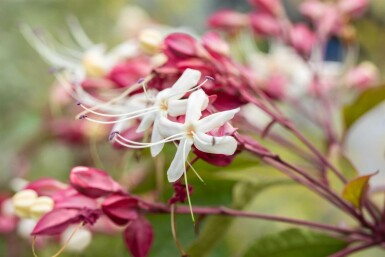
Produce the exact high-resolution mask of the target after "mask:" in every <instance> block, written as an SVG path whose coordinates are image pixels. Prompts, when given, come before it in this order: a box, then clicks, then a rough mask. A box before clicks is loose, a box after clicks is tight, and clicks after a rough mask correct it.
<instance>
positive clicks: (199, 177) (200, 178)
mask: <svg viewBox="0 0 385 257" xmlns="http://www.w3.org/2000/svg"><path fill="white" fill-rule="evenodd" d="M187 165H188V166H189V167H190V168H191V170H192V171H193V172H194V173H195V175H196V176H197V177H198V179H199V180H200V181H201V182H202V183H203V184H205V185H206V183H205V181H204V180H203V178H202V177H201V176H200V175H199V174H198V172H197V171H196V170H195V168H194V167H193V166H192V164H191V163H190V162H189V161H187Z"/></svg>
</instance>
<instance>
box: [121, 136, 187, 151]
mask: <svg viewBox="0 0 385 257" xmlns="http://www.w3.org/2000/svg"><path fill="white" fill-rule="evenodd" d="M183 138H184V137H179V138H173V139H170V140H168V141H159V142H156V143H148V145H130V144H126V143H124V142H122V141H120V140H119V136H116V137H115V141H116V142H117V143H119V144H120V145H122V146H125V147H127V148H133V149H141V148H148V147H151V146H154V145H159V144H164V143H168V142H172V141H175V140H181V139H183Z"/></svg>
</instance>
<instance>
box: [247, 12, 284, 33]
mask: <svg viewBox="0 0 385 257" xmlns="http://www.w3.org/2000/svg"><path fill="white" fill-rule="evenodd" d="M250 21H251V27H252V28H253V30H254V32H255V33H256V34H258V35H260V36H278V34H279V33H280V24H279V22H278V20H277V19H276V18H275V17H273V16H271V15H268V14H265V13H253V14H251V17H250Z"/></svg>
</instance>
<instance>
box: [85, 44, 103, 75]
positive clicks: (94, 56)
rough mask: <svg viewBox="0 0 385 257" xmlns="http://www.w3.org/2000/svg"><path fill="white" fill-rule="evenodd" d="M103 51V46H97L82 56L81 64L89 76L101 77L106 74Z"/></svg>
mask: <svg viewBox="0 0 385 257" xmlns="http://www.w3.org/2000/svg"><path fill="white" fill-rule="evenodd" d="M104 51H105V48H104V46H103V45H97V46H95V47H94V48H91V49H90V50H88V51H87V52H86V53H85V54H84V56H83V60H82V63H83V66H84V69H85V70H86V72H87V74H88V75H89V76H91V77H101V76H103V75H104V74H105V73H106V60H105V57H104Z"/></svg>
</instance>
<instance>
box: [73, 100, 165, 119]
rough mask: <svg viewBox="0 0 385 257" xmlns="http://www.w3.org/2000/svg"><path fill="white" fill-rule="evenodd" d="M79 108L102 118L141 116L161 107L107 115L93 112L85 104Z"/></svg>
mask: <svg viewBox="0 0 385 257" xmlns="http://www.w3.org/2000/svg"><path fill="white" fill-rule="evenodd" d="M79 106H80V107H82V108H83V109H84V110H86V111H87V112H89V113H93V114H96V115H99V116H102V117H123V116H130V115H134V114H139V113H142V112H147V111H150V110H155V109H159V107H155V106H152V107H148V108H144V109H141V110H137V111H132V112H127V113H121V114H106V113H102V112H96V111H94V110H92V109H91V108H88V107H86V106H85V105H84V104H81V103H80V104H79ZM81 115H84V114H81ZM79 117H80V116H79V115H78V116H77V118H79Z"/></svg>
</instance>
